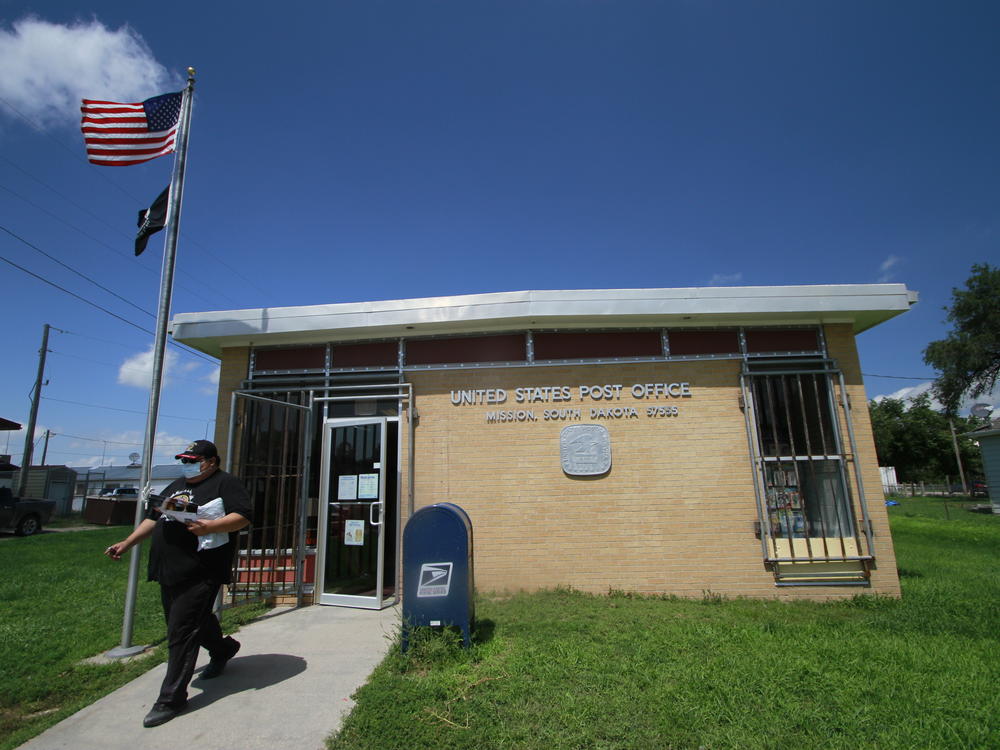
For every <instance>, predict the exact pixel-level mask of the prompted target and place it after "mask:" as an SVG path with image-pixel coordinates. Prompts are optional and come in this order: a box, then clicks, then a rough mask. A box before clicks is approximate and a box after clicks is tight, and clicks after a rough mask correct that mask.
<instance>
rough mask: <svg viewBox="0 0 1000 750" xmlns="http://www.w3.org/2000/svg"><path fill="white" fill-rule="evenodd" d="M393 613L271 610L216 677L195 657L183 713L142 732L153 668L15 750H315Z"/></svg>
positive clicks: (245, 630) (365, 670)
mask: <svg viewBox="0 0 1000 750" xmlns="http://www.w3.org/2000/svg"><path fill="white" fill-rule="evenodd" d="M398 628H399V607H398V605H397V606H396V607H391V608H389V609H385V610H382V611H381V612H373V611H370V610H362V609H347V608H343V607H320V606H312V607H303V608H302V609H278V610H275V611H274V612H273V613H271V614H268V615H267V616H265V617H263V618H261V619H260V620H257V621H255V622H253V623H251V624H249V625H245V626H243V627H242V628H241V629H240V631H239V632H238V633H236V634H235V637H236V639H237V640H239V641H240V643H241V644H242V648H241V649H240V652H239V653H238V654H237V655H236V656H235V657H234V658H233V660H232V661H230V662H229V665H228V666H227V667H226V671H225V673H224V674H223V675H222V676H221V677H218V678H216V679H214V680H210V681H204V682H202V681H201V680H199V678H198V675H199V673H200V672H201V669H202V668H203V667H204V666H205V665H206V664H207V663H208V654H207V653H206V652H205V651H204V650H202V652H201V656H200V658H199V661H198V667H197V669H196V671H195V676H194V680H192V682H191V688H190V690H189V698H188V706H187V708H186V709H185V711H184V712H183V713H182V714H181V715H180V716H178V717H177V718H175V719H173V720H172V721H169V722H167V723H166V724H163V725H161V726H158V727H153V728H152V729H145V728H144V727H143V726H142V717H143V716H145V715H146V712H147V711H149V709H150V707H151V706H152V705H153V701H154V700H156V696H157V693H158V692H159V688H160V682H161V681H162V680H163V675H164V674H165V672H166V665H165V664H161V665H159V666H158V667H156V668H154V669H152V670H150V671H149V672H147V673H146V674H144V675H142V676H141V677H139V678H137V679H135V680H133V681H132V682H130V683H129V684H127V685H125V686H123V687H121V688H119V689H118V690H116V691H115V692H113V693H111V694H110V695H107V696H105V697H104V698H101V699H100V700H99V701H97V702H96V703H94V704H93V705H91V706H88V707H87V708H85V709H83V710H82V711H79V712H77V713H75V714H73V715H72V716H70V717H68V718H66V719H64V720H63V721H61V722H60V723H59V724H56V725H55V726H54V727H51V728H49V729H48V730H46V731H45V732H44V733H43V734H40V735H39V736H38V737H35V738H34V739H33V740H29V741H28V742H27V743H25V744H24V745H22V746H21V747H22V748H24V749H25V750H56V749H57V748H67V749H69V748H72V749H73V750H79V749H80V748H84V749H87V748H100V749H101V750H137V749H138V748H142V749H143V750H161V749H162V750H178V748H192V749H193V748H198V749H199V750H230V749H232V748H241V750H253V749H255V748H262V749H263V748H266V750H273V749H274V748H296V750H321V749H322V748H323V747H324V745H323V740H324V739H325V738H326V737H328V736H329V735H330V734H331V733H332V732H334V731H336V730H337V729H339V727H340V723H341V721H342V720H343V718H344V717H345V716H346V715H347V714H348V713H349V712H350V710H351V708H352V707H353V706H354V702H353V701H352V700H351V694H352V693H353V692H354V691H355V690H357V689H358V688H359V687H360V686H361V685H363V684H364V683H365V682H366V681H367V679H368V676H369V675H370V674H371V672H372V670H373V669H374V668H375V666H376V665H377V664H378V663H379V662H380V661H381V660H382V658H383V657H384V656H385V654H386V653H387V652H388V650H389V647H390V646H391V645H392V641H393V637H394V636H395V634H396V633H397V632H398Z"/></svg>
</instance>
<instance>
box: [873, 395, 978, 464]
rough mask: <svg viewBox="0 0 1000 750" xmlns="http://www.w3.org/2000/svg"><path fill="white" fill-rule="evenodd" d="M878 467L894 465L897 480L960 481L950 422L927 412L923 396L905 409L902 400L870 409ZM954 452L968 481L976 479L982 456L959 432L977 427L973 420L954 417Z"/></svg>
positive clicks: (884, 401) (928, 406)
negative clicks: (959, 457) (968, 478)
mask: <svg viewBox="0 0 1000 750" xmlns="http://www.w3.org/2000/svg"><path fill="white" fill-rule="evenodd" d="M868 410H869V413H870V414H871V420H872V432H873V433H874V436H875V452H876V453H877V454H878V462H879V465H880V466H895V467H896V478H897V479H899V481H901V482H944V481H945V480H946V479H947V478H949V477H950V478H951V479H952V480H953V481H958V476H959V473H958V464H957V462H956V461H955V449H954V445H953V443H952V441H951V421H952V420H950V419H949V418H948V417H947V416H946V415H944V414H942V413H941V412H939V411H935V410H934V409H932V408H931V399H930V396H929V395H928V394H926V393H924V394H922V395H921V396H919V397H917V398H915V399H914V400H913V402H912V403H910V404H909V405H908V404H907V403H906V402H904V401H902V400H901V399H895V398H885V399H882V400H880V401H877V402H876V401H872V402H871V403H869V405H868ZM954 424H955V432H956V433H957V435H958V449H959V451H960V452H961V454H962V466H963V467H964V468H965V475H966V477H973V476H980V475H982V472H983V464H982V457H981V455H980V453H979V451H978V450H977V449H976V447H975V445H974V444H973V442H972V440H971V439H970V438H967V437H962V433H965V432H968V431H969V430H972V429H975V427H976V426H977V425H978V420H977V419H975V418H974V417H973V418H971V419H964V418H962V417H955V418H954Z"/></svg>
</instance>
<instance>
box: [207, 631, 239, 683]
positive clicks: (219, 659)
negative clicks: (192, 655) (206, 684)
mask: <svg viewBox="0 0 1000 750" xmlns="http://www.w3.org/2000/svg"><path fill="white" fill-rule="evenodd" d="M224 646H225V648H224V650H223V652H222V654H220V655H218V656H213V657H212V660H211V661H210V662H209V663H208V666H207V667H205V668H204V669H203V670H201V679H203V680H211V679H212V678H214V677H218V676H219V675H220V674H222V673H223V672H224V671H225V669H226V662H228V661H229V660H230V659H232V658H233V657H234V656H236V652H237V651H239V650H240V642H239V641H238V640H236V639H235V638H231V637H227V638H226V640H225V641H224Z"/></svg>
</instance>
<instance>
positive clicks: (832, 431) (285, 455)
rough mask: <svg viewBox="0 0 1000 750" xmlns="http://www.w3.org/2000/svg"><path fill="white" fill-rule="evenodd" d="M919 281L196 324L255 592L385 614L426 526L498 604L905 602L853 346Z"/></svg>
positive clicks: (189, 320) (272, 314)
mask: <svg viewBox="0 0 1000 750" xmlns="http://www.w3.org/2000/svg"><path fill="white" fill-rule="evenodd" d="M915 301H916V294H915V293H914V292H911V291H909V290H907V289H906V288H905V286H903V285H901V284H864V285H862V284H858V285H820V286H781V287H712V288H703V289H614V290H573V291H528V292H506V293H497V294H477V295H468V296H458V297H444V298H431V299H408V300H395V301H381V302H364V303H347V304H330V305H313V306H303V307H286V308H263V309H254V310H227V311H214V312H202V313H182V314H178V315H176V316H175V317H174V320H173V323H172V333H173V336H174V338H175V339H176V340H178V341H181V342H183V343H184V344H186V345H188V346H191V347H194V348H195V349H198V350H200V351H203V352H206V353H208V354H211V355H213V356H216V357H219V358H220V359H221V363H222V370H221V376H220V383H219V406H218V413H217V434H216V442H217V443H218V444H219V446H220V449H222V450H224V451H225V459H226V460H227V462H229V463H230V464H231V468H232V470H233V471H234V472H235V473H237V474H238V475H239V476H241V477H242V478H243V479H244V480H245V481H246V482H247V483H248V485H249V486H250V488H251V491H252V493H253V495H254V499H255V503H256V513H257V518H256V519H255V523H254V526H253V528H252V530H250V531H249V532H246V533H244V535H243V543H242V549H241V552H240V558H239V566H238V567H239V571H238V576H237V583H236V585H235V586H234V587H233V589H232V592H231V593H232V595H233V596H234V597H241V596H250V595H255V594H264V595H275V594H277V595H282V594H283V595H286V596H292V595H294V596H295V597H296V598H297V600H298V601H299V602H309V601H312V602H317V603H326V604H344V605H348V606H362V607H374V608H377V607H382V606H385V605H386V604H388V603H391V602H392V601H395V599H396V598H397V597H398V595H399V591H398V584H399V580H400V570H399V561H400V559H401V555H400V540H401V531H402V528H403V525H404V524H405V523H406V520H407V518H408V517H409V516H410V515H411V514H412V513H413V512H414V510H415V509H417V508H420V507H422V506H425V505H429V504H432V503H438V502H445V501H447V502H452V503H456V504H458V505H460V506H461V507H462V508H464V509H465V510H466V511H467V513H468V514H469V516H470V518H471V520H472V524H473V527H474V566H475V583H476V586H477V588H479V589H480V590H492V591H503V590H520V589H527V590H531V589H538V588H549V587H556V586H564V587H572V588H575V589H579V590H583V591H589V592H597V593H600V592H607V591H609V590H624V591H632V592H641V593H650V594H653V593H657V594H660V593H664V594H676V595H680V596H696V597H698V596H702V595H703V594H704V592H712V593H713V594H719V595H725V596H751V597H782V598H795V597H813V598H815V597H831V596H852V595H854V594H857V593H859V592H861V591H870V592H877V593H881V594H887V595H898V594H899V582H898V579H897V574H896V564H895V559H894V555H893V547H892V540H891V538H890V535H889V526H888V521H887V517H886V512H885V506H884V502H883V497H882V488H881V483H880V479H879V471H878V464H877V460H876V457H875V449H874V445H873V440H872V432H871V425H870V422H869V417H868V409H867V402H866V397H865V390H864V384H863V382H862V376H861V367H860V364H859V361H858V352H857V347H856V344H855V336H857V335H858V334H859V333H861V332H863V331H865V330H866V329H868V328H871V327H872V326H875V325H878V324H880V323H883V322H885V321H887V320H889V319H890V318H892V317H894V316H896V315H899V314H900V313H903V312H905V311H906V310H907V309H908V308H909V306H910V305H911V304H913V303H914V302H915Z"/></svg>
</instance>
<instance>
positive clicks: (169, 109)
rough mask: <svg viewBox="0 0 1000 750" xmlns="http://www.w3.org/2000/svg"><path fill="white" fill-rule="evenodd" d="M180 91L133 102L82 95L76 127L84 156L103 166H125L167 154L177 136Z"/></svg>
mask: <svg viewBox="0 0 1000 750" xmlns="http://www.w3.org/2000/svg"><path fill="white" fill-rule="evenodd" d="M182 93H183V92H180V91H178V92H177V93H176V94H161V95H160V96H154V97H153V98H152V99H147V100H146V101H144V102H138V103H135V104H122V103H119V102H102V101H97V100H95V99H84V100H83V106H82V107H80V111H81V112H83V118H82V120H81V121H80V129H81V130H82V131H83V138H84V140H85V141H86V143H87V159H88V160H89V161H90V163H91V164H100V165H101V166H105V167H127V166H128V165H130V164H142V162H144V161H149V160H150V159H155V158H156V157H157V156H163V155H164V154H169V153H170V152H171V151H173V150H174V141H175V140H176V138H177V121H178V119H179V117H180V113H181V95H182Z"/></svg>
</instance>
